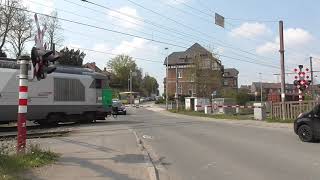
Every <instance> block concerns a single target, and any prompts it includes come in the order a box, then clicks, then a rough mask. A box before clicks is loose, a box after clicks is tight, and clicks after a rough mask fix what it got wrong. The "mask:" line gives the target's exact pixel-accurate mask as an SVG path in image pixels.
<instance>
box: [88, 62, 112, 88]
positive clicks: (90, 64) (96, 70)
mask: <svg viewBox="0 0 320 180" xmlns="http://www.w3.org/2000/svg"><path fill="white" fill-rule="evenodd" d="M82 67H84V68H89V69H92V70H93V71H95V72H98V73H102V74H104V75H106V76H107V77H108V80H109V81H108V84H109V86H110V87H117V84H116V83H115V82H114V77H115V76H114V74H112V73H111V72H109V71H107V69H106V68H104V69H103V70H101V69H100V68H99V67H98V66H96V63H95V62H89V63H86V64H84V65H83V66H82Z"/></svg>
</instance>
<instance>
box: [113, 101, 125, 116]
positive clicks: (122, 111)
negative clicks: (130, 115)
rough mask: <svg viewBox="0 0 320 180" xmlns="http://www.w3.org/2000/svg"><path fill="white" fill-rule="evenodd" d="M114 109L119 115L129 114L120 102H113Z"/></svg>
mask: <svg viewBox="0 0 320 180" xmlns="http://www.w3.org/2000/svg"><path fill="white" fill-rule="evenodd" d="M112 109H113V111H114V112H115V113H117V114H123V115H126V114H127V109H126V107H125V106H124V105H123V104H122V103H121V101H119V100H112Z"/></svg>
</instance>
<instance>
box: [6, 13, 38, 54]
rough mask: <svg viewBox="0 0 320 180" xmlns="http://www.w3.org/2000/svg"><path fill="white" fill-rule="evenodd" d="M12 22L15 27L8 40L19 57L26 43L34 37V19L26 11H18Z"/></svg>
mask: <svg viewBox="0 0 320 180" xmlns="http://www.w3.org/2000/svg"><path fill="white" fill-rule="evenodd" d="M12 24H13V28H12V30H11V31H10V32H9V40H8V41H9V43H10V44H11V46H12V48H13V52H14V54H15V55H16V57H19V56H20V55H21V54H22V52H23V50H24V48H25V43H26V42H28V41H29V40H31V38H32V32H33V28H32V19H31V17H30V16H29V15H28V14H27V13H26V12H24V11H17V12H16V14H15V16H14V18H13V21H12Z"/></svg>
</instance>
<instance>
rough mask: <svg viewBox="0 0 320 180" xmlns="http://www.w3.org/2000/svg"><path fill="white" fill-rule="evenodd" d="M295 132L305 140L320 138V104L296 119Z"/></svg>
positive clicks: (310, 140) (311, 140)
mask: <svg viewBox="0 0 320 180" xmlns="http://www.w3.org/2000/svg"><path fill="white" fill-rule="evenodd" d="M294 132H295V133H296V134H297V135H298V136H299V138H300V139H301V141H303V142H313V141H316V140H319V139H320V104H318V105H316V106H315V107H314V108H313V109H312V110H311V111H309V112H306V113H301V114H300V115H299V116H298V118H297V119H296V120H295V121H294Z"/></svg>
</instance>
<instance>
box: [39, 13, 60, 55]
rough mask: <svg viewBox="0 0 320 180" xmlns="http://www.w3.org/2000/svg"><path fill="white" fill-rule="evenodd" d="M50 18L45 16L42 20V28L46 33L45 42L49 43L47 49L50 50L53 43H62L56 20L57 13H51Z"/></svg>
mask: <svg viewBox="0 0 320 180" xmlns="http://www.w3.org/2000/svg"><path fill="white" fill-rule="evenodd" d="M51 16H52V17H49V16H46V17H44V18H43V20H42V22H43V26H46V27H47V31H46V34H45V38H46V41H47V42H49V47H50V49H51V48H52V45H53V43H55V44H57V45H58V46H59V44H61V43H62V42H63V36H62V33H61V31H62V28H61V24H60V22H59V20H58V19H57V17H58V12H57V11H53V12H52V13H51Z"/></svg>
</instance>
